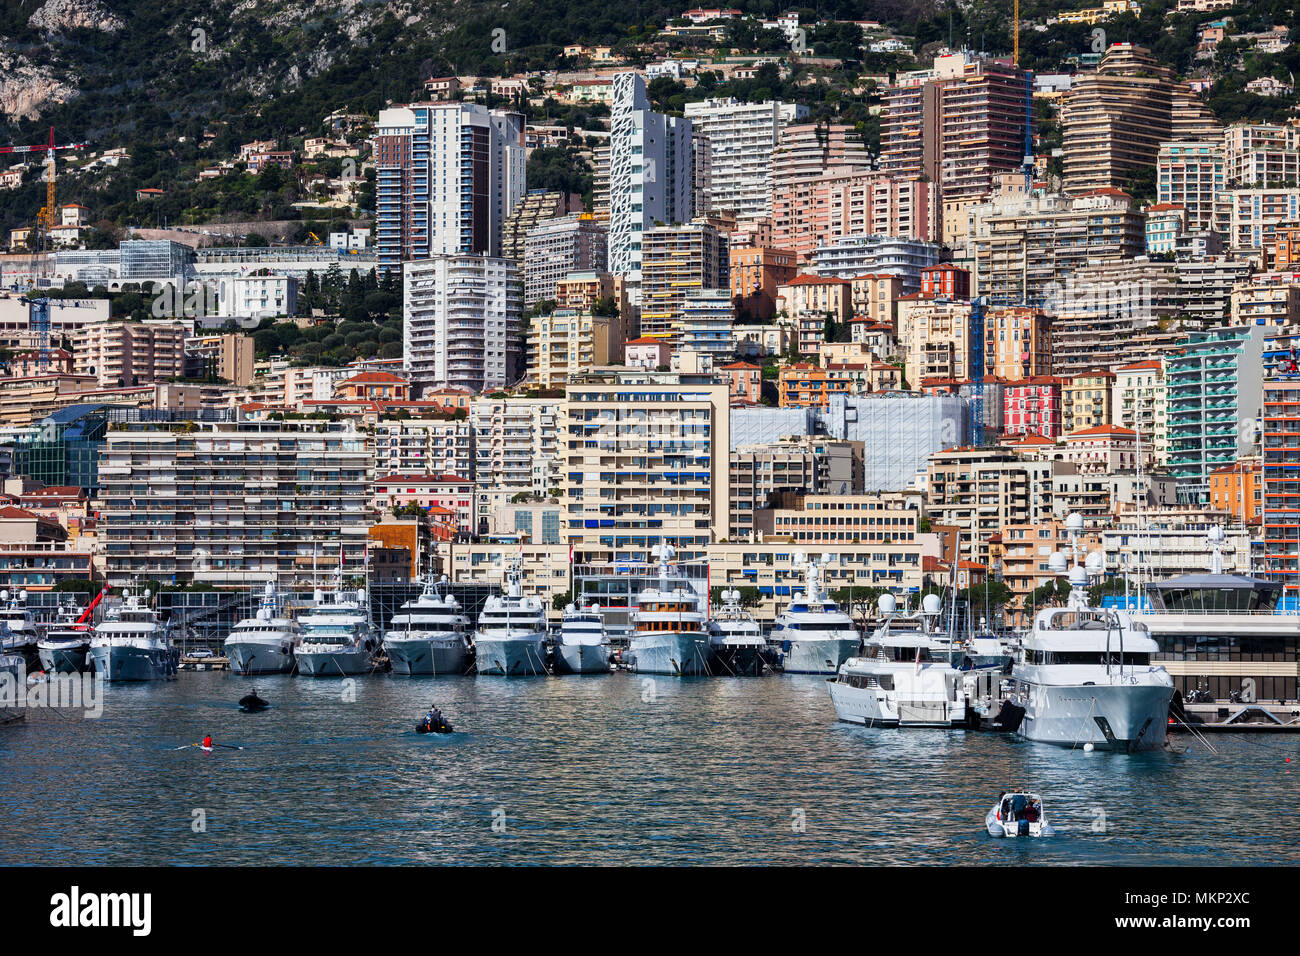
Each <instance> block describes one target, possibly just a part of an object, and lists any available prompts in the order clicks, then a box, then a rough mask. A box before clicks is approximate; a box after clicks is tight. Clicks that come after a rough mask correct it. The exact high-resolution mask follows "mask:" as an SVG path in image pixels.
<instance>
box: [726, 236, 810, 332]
mask: <svg viewBox="0 0 1300 956" xmlns="http://www.w3.org/2000/svg"><path fill="white" fill-rule="evenodd" d="M730 256H731V258H730V262H731V297H732V299H733V300H735V303H736V312H737V315H739V316H742V317H743V316H745V315H746V314H748V316H749V317H751V318H755V319H762V320H767V319H770V318H771V317H772V316H773V315H774V314H775V313H776V289H777V286H779V285H784V284H785V283H787V282H789V281H790V280H791V279H793V278H794V277H795V275H796V274H797V270H796V268H795V254H794V252H792V251H791V250H789V249H773V248H770V247H764V246H732V247H731V253H730Z"/></svg>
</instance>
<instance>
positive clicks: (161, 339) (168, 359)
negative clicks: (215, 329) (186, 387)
mask: <svg viewBox="0 0 1300 956" xmlns="http://www.w3.org/2000/svg"><path fill="white" fill-rule="evenodd" d="M185 336H186V331H185V328H184V326H182V325H179V324H172V323H156V322H101V323H96V324H93V325H87V326H85V327H84V328H83V329H82V330H81V331H80V332H79V333H77V336H76V338H75V339H74V341H73V351H74V353H75V355H76V371H77V374H78V375H93V376H95V380H96V381H97V382H98V383H99V384H100V385H101V386H105V387H112V386H114V385H119V386H122V385H144V384H148V383H152V382H165V381H167V380H168V379H173V378H184V377H185Z"/></svg>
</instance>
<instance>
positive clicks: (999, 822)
mask: <svg viewBox="0 0 1300 956" xmlns="http://www.w3.org/2000/svg"><path fill="white" fill-rule="evenodd" d="M984 826H985V827H986V828H987V829H988V831H989V836H995V837H1046V836H1054V835H1055V834H1056V831H1055V830H1054V829H1052V825H1051V824H1050V823H1048V822H1047V813H1046V811H1044V810H1043V801H1042V798H1041V797H1039V796H1038V794H1036V793H1029V792H1028V791H1025V790H1016V791H1013V792H1011V793H1004V794H1002V796H1001V797H999V798H998V802H997V803H995V804H993V809H992V810H990V811H989V813H988V816H986V817H985V818H984Z"/></svg>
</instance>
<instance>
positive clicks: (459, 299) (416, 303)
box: [402, 255, 524, 392]
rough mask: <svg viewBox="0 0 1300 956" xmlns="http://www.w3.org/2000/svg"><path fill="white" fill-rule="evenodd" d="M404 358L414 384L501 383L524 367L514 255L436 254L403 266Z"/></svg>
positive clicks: (477, 387) (484, 387)
mask: <svg viewBox="0 0 1300 956" xmlns="http://www.w3.org/2000/svg"><path fill="white" fill-rule="evenodd" d="M402 290H403V295H402V317H403V329H402V331H403V344H402V364H403V366H404V367H405V369H406V371H407V373H408V374H409V375H410V377H411V382H412V384H414V385H416V386H417V387H419V388H425V387H434V388H438V387H442V386H446V385H451V386H456V387H461V388H469V389H473V390H474V391H476V392H481V391H489V390H492V389H500V388H507V387H509V386H511V385H513V384H514V383H515V382H516V380H518V378H519V376H520V375H521V374H522V365H523V362H522V359H523V345H524V327H523V298H524V289H523V279H522V277H521V276H520V273H519V267H518V265H517V264H516V263H515V262H514V260H513V259H500V258H495V257H492V256H470V255H462V256H436V257H434V258H432V259H417V260H413V261H410V262H407V263H406V264H405V265H404V267H403V269H402Z"/></svg>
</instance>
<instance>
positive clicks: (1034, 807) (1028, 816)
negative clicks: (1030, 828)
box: [1025, 800, 1039, 823]
mask: <svg viewBox="0 0 1300 956" xmlns="http://www.w3.org/2000/svg"><path fill="white" fill-rule="evenodd" d="M1038 809H1039V808H1038V801H1037V800H1032V801H1030V803H1029V806H1027V807H1026V808H1025V820H1026V821H1027V822H1028V823H1037V822H1038Z"/></svg>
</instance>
